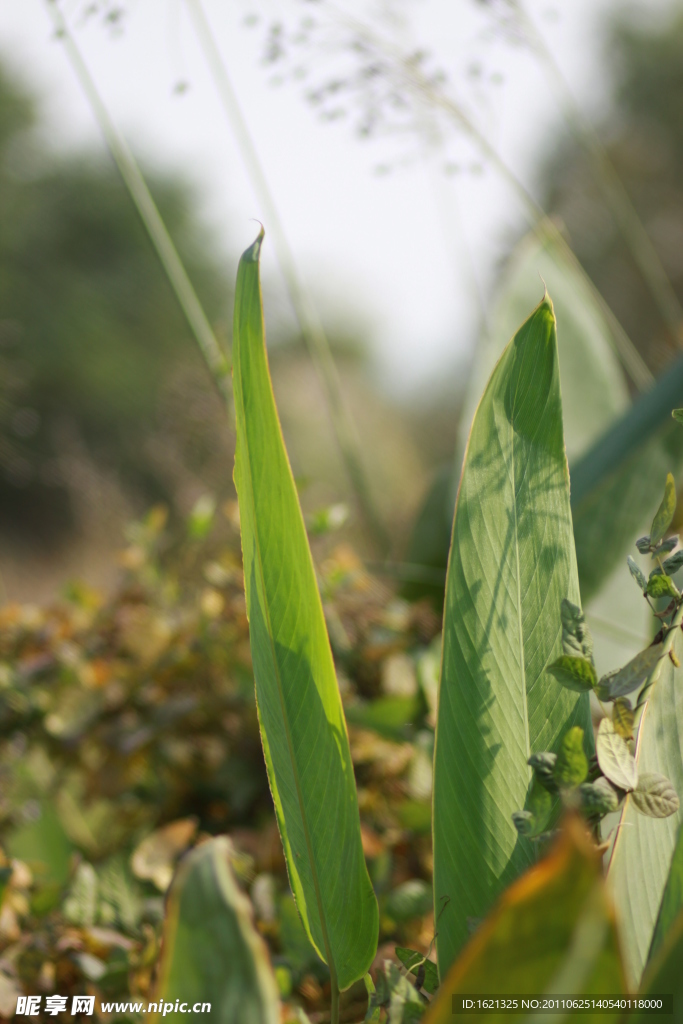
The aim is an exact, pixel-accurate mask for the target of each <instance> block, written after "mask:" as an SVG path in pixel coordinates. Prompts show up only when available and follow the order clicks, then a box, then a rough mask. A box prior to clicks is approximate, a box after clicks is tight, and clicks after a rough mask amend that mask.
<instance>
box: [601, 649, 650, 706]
mask: <svg viewBox="0 0 683 1024" xmlns="http://www.w3.org/2000/svg"><path fill="white" fill-rule="evenodd" d="M663 655H664V645H663V644H655V645H653V646H652V647H646V648H645V650H644V651H640V652H639V653H638V654H636V656H635V658H631V660H630V661H629V662H628V663H627V664H626V665H624V667H623V668H619V669H616V670H615V671H614V672H608V673H607V675H605V676H603V677H602V679H601V680H600V682H599V683H598V685H597V687H596V693H597V695H598V697H599V698H600V700H615V699H616V698H617V697H625V696H626V694H628V693H633V691H634V690H638V689H640V687H641V686H642V685H643V683H644V682H645V680H646V679H647V678H648V677H649V676H650V674H651V673H652V672H653V670H654V669H655V668H656V667H657V663H658V662H659V661H660V659H661V658H662V656H663Z"/></svg>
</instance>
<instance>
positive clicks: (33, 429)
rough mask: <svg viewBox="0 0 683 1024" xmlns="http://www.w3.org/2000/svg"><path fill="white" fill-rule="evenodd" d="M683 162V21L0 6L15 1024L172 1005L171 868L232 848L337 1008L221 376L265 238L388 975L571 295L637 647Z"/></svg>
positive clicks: (625, 8)
mask: <svg viewBox="0 0 683 1024" xmlns="http://www.w3.org/2000/svg"><path fill="white" fill-rule="evenodd" d="M682 157H683V5H681V3H679V2H672V0H641V2H632V3H628V4H626V3H623V2H616V0H599V2H597V0H592V2H588V0H572V3H571V4H570V3H567V2H565V3H562V2H556V3H552V2H547V0H529V2H528V3H526V4H522V3H519V2H516V0H457V2H454V0H449V2H445V0H377V2H373V0H348V2H343V3H340V4H339V3H334V2H332V0H315V2H313V0H278V2H277V3H273V2H268V0H239V2H235V3H233V4H230V5H226V4H221V3H219V2H218V0H205V2H204V4H200V3H199V0H144V2H143V0H121V2H118V0H94V2H87V0H59V2H56V0H22V3H21V4H17V3H12V2H11V0H0V579H1V588H2V592H1V593H0V598H1V599H2V605H3V607H2V608H1V609H0V774H1V775H2V778H3V782H4V784H5V788H4V790H3V796H2V798H1V799H0V826H1V827H2V836H3V848H4V850H5V851H6V853H7V857H8V858H9V859H5V860H3V857H4V854H2V855H1V856H0V887H1V886H3V885H5V884H7V885H9V890H8V891H9V896H8V897H7V898H6V899H5V900H4V902H3V903H2V905H1V908H0V946H1V947H2V948H1V949H0V1017H2V1016H3V1014H9V1008H13V1007H14V1005H15V1001H16V994H17V993H18V992H31V991H37V992H47V991H52V990H53V989H54V987H55V986H57V990H58V991H62V992H66V991H70V990H71V989H72V988H73V989H74V991H81V990H82V989H83V986H84V985H85V984H86V983H87V985H89V986H91V988H92V989H93V990H94V991H96V992H97V993H98V994H101V993H107V992H109V993H112V992H114V993H119V994H120V993H122V992H130V993H133V994H134V995H135V994H137V995H143V996H146V995H148V994H149V992H150V991H151V987H150V986H152V985H153V978H154V964H155V963H156V957H157V953H158V942H159V927H160V918H161V914H162V911H163V907H162V903H161V896H162V894H163V893H164V892H165V890H166V888H167V887H168V884H169V880H170V877H171V873H172V870H173V864H174V863H175V860H176V859H177V857H178V856H179V855H180V854H181V853H182V852H183V850H184V849H186V848H187V847H188V846H189V845H191V844H192V843H193V842H195V841H197V839H199V838H201V837H202V836H203V835H207V834H214V833H216V832H228V833H229V834H230V836H231V838H232V841H233V844H234V851H235V859H234V866H235V869H236V871H237V872H238V874H239V876H240V878H241V880H242V881H243V882H244V884H245V886H246V887H248V888H249V891H250V894H251V897H252V901H253V903H254V907H255V912H256V917H257V921H258V924H259V928H260V929H261V931H262V933H263V934H264V935H265V936H266V937H267V938H268V941H269V943H270V945H271V952H272V955H273V957H274V960H275V963H276V966H278V970H279V971H280V973H279V974H278V980H279V982H280V984H281V991H282V993H283V995H285V996H286V997H287V998H289V997H290V996H291V997H292V998H293V999H295V1000H299V1003H300V1004H301V1005H304V1006H305V1007H306V1009H307V1011H308V1012H309V1014H310V1016H311V1020H312V1021H320V1022H322V1021H324V1020H325V1019H326V1017H325V1013H326V1012H327V1011H326V1010H325V1009H324V1004H325V985H326V984H327V977H326V974H325V969H324V967H323V966H322V965H321V964H320V962H319V961H317V959H316V958H315V956H314V955H313V956H311V950H310V948H309V947H308V946H307V942H306V939H305V936H303V932H302V931H301V926H300V924H299V922H298V918H297V916H296V912H295V910H294V907H293V903H292V901H291V898H290V897H289V896H288V894H287V892H288V890H287V884H286V879H285V876H284V866H283V863H282V857H281V853H280V850H279V845H278V840H277V833H276V830H275V826H274V823H273V820H272V811H271V807H270V800H269V795H268V790H267V784H266V779H265V773H264V770H263V765H262V758H261V750H260V744H259V738H258V732H257V727H256V719H255V713H254V707H253V681H252V678H251V665H250V657H249V649H248V639H247V623H246V616H245V613H244V598H243V590H242V579H241V574H240V550H239V519H238V512H237V507H236V502H235V493H234V488H233V484H232V462H233V454H234V428H233V423H232V416H231V410H230V399H229V395H228V409H227V412H226V403H225V401H224V399H223V397H222V396H221V394H220V387H217V386H216V380H215V377H214V376H212V373H211V372H210V369H209V367H207V363H206V360H205V359H204V358H203V355H202V352H201V350H200V345H198V344H197V341H198V339H199V341H201V342H202V344H203V345H204V347H205V349H207V348H208V353H209V357H210V358H209V361H211V359H212V358H214V357H216V354H218V358H219V359H220V358H223V357H224V358H225V359H226V360H227V363H228V364H229V358H230V357H229V353H230V344H231V333H232V298H233V287H234V281H235V275H236V270H237V262H238V259H239V255H240V253H241V252H242V251H243V250H244V248H246V246H247V245H249V244H250V243H251V241H252V240H253V238H254V237H255V235H256V233H257V231H258V225H257V224H256V223H255V221H257V220H258V221H261V222H262V223H263V224H264V226H265V230H266V243H265V247H264V256H263V287H264V303H265V315H266V322H267V330H268V346H269V356H270V361H271V369H272V375H273V380H274V388H275V392H276V398H277V402H278V407H279V410H280V414H281V418H282V423H283V430H284V434H285V439H286V442H287V446H288V450H289V454H290V459H291V462H292V466H293V470H294V474H295V477H296V480H297V484H298V486H299V490H300V494H301V499H302V505H303V508H304V513H305V516H306V520H307V525H308V527H309V532H310V535H311V538H312V544H313V548H314V555H315V558H316V562H317V565H318V568H319V573H320V582H321V588H322V592H323V598H324V602H325V611H326V615H327V621H328V627H329V631H330V636H331V641H332V646H333V650H334V654H335V659H336V663H337V667H338V671H339V680H340V687H341V689H342V694H343V698H344V702H345V708H346V713H347V718H348V721H349V723H350V732H351V744H352V753H353V757H354V763H355V765H356V770H357V777H358V783H359V799H360V804H361V816H362V821H363V838H364V845H365V852H366V856H367V857H368V860H369V863H370V867H371V873H372V877H373V882H374V883H375V887H376V889H377V892H378V894H379V895H380V903H381V909H382V941H383V943H385V946H384V947H383V950H384V955H386V954H387V953H388V952H389V953H390V952H391V950H392V949H393V945H394V944H395V942H396V941H402V942H409V943H411V944H412V946H413V947H414V948H418V949H421V950H423V951H425V952H426V951H427V950H428V949H429V948H430V944H431V941H432V937H433V932H434V918H433V912H432V907H431V889H430V885H429V879H430V877H431V850H430V842H429V827H430V813H431V811H430V792H431V752H432V748H433V728H434V714H435V702H436V690H437V678H438V666H439V632H440V608H441V602H442V594H443V585H444V579H445V564H446V561H445V560H446V556H447V550H448V542H449V535H450V524H451V520H452V513H453V504H454V500H455V491H456V488H457V480H458V475H459V470H460V465H461V460H462V454H463V450H464V444H465V441H466V437H467V431H468V428H469V424H470V422H471V418H472V415H473V413H474V409H475V407H476V403H477V401H478V398H479V396H480V394H481V392H482V390H483V387H484V385H485V382H486V380H487V378H488V375H489V373H490V371H491V368H492V366H493V364H494V362H495V360H496V359H497V358H498V355H499V354H500V352H501V350H502V348H503V346H504V344H505V343H506V342H507V340H508V339H509V338H510V337H511V335H512V334H513V333H514V331H515V330H516V328H517V327H518V326H519V324H520V323H521V322H522V321H523V320H524V319H525V318H526V317H527V316H528V314H529V313H530V312H531V310H532V309H533V308H534V306H535V305H536V304H537V302H538V301H539V300H540V298H541V296H542V294H543V287H544V284H545V285H547V288H548V290H549V292H550V294H551V297H552V298H553V301H554V303H555V309H556V313H557V320H558V343H559V350H560V363H561V381H562V394H563V406H564V418H565V436H566V444H567V452H568V458H569V463H570V469H571V476H572V500H573V510H574V521H575V535H576V541H577V554H578V560H579V570H580V574H581V586H582V597H583V600H584V604H585V605H586V606H587V609H588V618H589V622H590V624H591V628H592V629H593V632H594V634H595V638H596V651H597V662H598V668H599V670H600V672H601V673H602V672H604V671H606V670H607V669H611V668H613V667H616V666H617V665H619V664H622V663H623V662H625V661H626V660H627V658H628V657H630V656H632V655H633V654H634V653H635V652H636V651H637V650H639V649H640V647H642V646H643V645H644V644H645V643H646V642H647V638H648V630H649V629H650V626H649V624H648V621H647V618H646V616H645V615H644V612H643V604H644V602H643V601H642V600H641V598H640V595H639V593H638V591H637V590H636V589H635V588H631V587H630V586H624V580H625V578H627V577H626V569H625V567H624V557H625V554H626V553H627V551H629V550H632V545H633V541H634V540H635V538H636V537H637V536H638V533H639V532H640V533H642V532H644V530H646V529H647V523H648V517H649V516H651V514H652V511H653V507H656V505H657V503H658V501H659V496H660V494H661V489H662V487H663V482H664V479H665V475H666V472H667V471H669V470H671V471H673V472H674V473H675V475H676V478H677V481H678V483H679V485H680V483H681V480H682V479H683V431H681V430H680V427H676V425H675V424H672V421H671V419H670V411H671V408H672V407H673V406H674V405H681V404H683V364H681V357H680V349H681V347H682V346H683V311H682V309H681V303H683V162H682V161H681V158H682ZM121 169H123V171H124V175H123V177H122V175H121V173H120V171H121ZM146 190H148V191H146ZM136 204H137V206H138V208H136ZM140 205H141V206H142V212H143V214H144V215H143V216H142V217H141V215H140V209H139V207H140ZM160 253H161V256H162V258H160ZM169 272H170V276H169ZM184 275H186V276H184ZM179 282H180V283H179ZM188 312H189V316H188ZM330 353H331V354H332V356H333V360H330V358H329V356H330ZM212 354H213V355H212ZM214 362H215V358H214ZM214 370H215V366H214ZM219 383H220V382H219ZM676 431H678V433H676ZM679 434H680V436H679ZM605 437H607V439H608V442H609V443H607V442H605V440H604V439H605ZM679 492H680V486H679ZM682 523H683V512H682V510H681V509H680V507H679V510H678V512H677V518H676V521H675V524H674V525H675V526H677V527H680V526H681V524H682ZM17 864H19V865H20V866H19V867H17ZM8 865H9V866H8ZM22 865H23V867H22ZM3 872H4V874H3ZM22 872H23V873H22ZM98 929H99V931H98ZM103 929H105V930H106V934H105V932H104V931H103ZM60 986H61V987H60ZM79 986H80V988H79ZM356 997H358V998H360V1002H362V993H361V994H360V996H359V994H358V993H356V994H355V996H354V994H353V993H351V995H350V996H349V997H348V998H349V1000H351V1002H350V1003H349V1005H350V1006H352V1002H353V998H356ZM359 1005H360V1003H359ZM354 1012H355V1011H353V1009H351V1010H349V1017H348V1019H350V1020H351V1019H355V1018H354V1017H353V1013H354ZM358 1012H360V1011H358ZM363 1012H364V1011H363ZM292 1019H294V1018H292Z"/></svg>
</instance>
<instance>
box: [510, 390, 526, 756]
mask: <svg viewBox="0 0 683 1024" xmlns="http://www.w3.org/2000/svg"><path fill="white" fill-rule="evenodd" d="M517 387H519V382H518V383H517ZM516 402H517V391H515V402H514V403H513V409H514V407H515V405H516ZM510 438H511V444H510V451H511V456H512V457H511V478H512V508H513V510H514V532H515V559H516V561H517V626H518V636H519V659H520V667H521V671H522V702H523V710H524V716H523V717H524V744H525V749H526V760H527V761H528V759H529V758H530V757H531V737H530V733H529V707H528V696H527V692H526V662H525V660H524V632H523V629H524V626H523V617H522V581H521V574H520V559H519V526H518V523H517V482H516V476H515V428H514V425H513V422H512V417H510ZM529 771H530V770H529ZM527 775H528V773H527Z"/></svg>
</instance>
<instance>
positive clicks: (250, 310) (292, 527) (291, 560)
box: [233, 233, 378, 990]
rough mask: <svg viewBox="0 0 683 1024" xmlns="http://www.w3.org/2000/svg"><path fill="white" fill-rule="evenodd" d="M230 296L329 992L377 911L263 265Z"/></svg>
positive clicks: (283, 712)
mask: <svg viewBox="0 0 683 1024" xmlns="http://www.w3.org/2000/svg"><path fill="white" fill-rule="evenodd" d="M262 237H263V234H262V233H261V235H260V236H259V238H258V239H257V240H256V242H254V244H253V245H252V246H251V247H250V248H249V249H247V251H246V252H245V253H244V255H243V256H242V259H241V260H240V265H239V270H238V273H237V291H236V296H235V324H234V340H233V359H234V363H233V389H234V395H235V417H236V428H237V450H236V456H235V484H236V486H237V494H238V498H239V507H240V521H241V529H242V551H243V556H244V579H245V587H246V594H247V612H248V615H249V624H250V640H251V650H252V657H253V663H254V675H255V678H256V699H257V705H258V713H259V723H260V727H261V738H262V741H263V750H264V754H265V759H266V766H267V768H268V777H269V780H270V786H271V790H272V794H273V800H274V803H275V810H276V814H277V819H278V824H279V827H280V834H281V836H282V842H283V845H284V850H285V856H286V860H287V868H288V871H289V878H290V883H291V886H292V891H293V893H294V897H295V899H296V903H297V907H298V909H299V913H300V915H301V919H302V921H303V924H304V927H305V928H306V931H307V933H308V936H309V938H310V940H311V942H312V943H313V945H314V946H315V948H316V950H317V951H318V953H319V954H320V956H321V957H322V958H323V959H324V960H325V961H326V962H327V964H328V965H329V968H330V973H331V976H332V985H333V990H334V988H335V984H336V983H338V985H339V988H341V989H344V988H346V987H348V986H349V985H351V984H352V982H354V981H355V980H357V979H358V978H361V977H362V976H363V975H364V974H365V972H366V971H367V969H368V967H369V965H370V963H371V961H372V959H373V957H374V954H375V950H376V947H377V934H378V909H377V903H376V900H375V896H374V893H373V890H372V886H371V884H370V879H369V877H368V873H367V869H366V866H365V860H364V858H363V850H362V845H361V837H360V819H359V813H358V802H357V797H356V785H355V780H354V775H353V765H352V762H351V754H350V751H349V743H348V736H347V732H346V723H345V721H344V714H343V711H342V705H341V699H340V696H339V689H338V686H337V679H336V676H335V671H334V664H333V661H332V653H331V651H330V645H329V640H328V637H327V631H326V629H325V621H324V617H323V610H322V604H321V601H320V595H319V592H318V587H317V583H316V578H315V571H314V568H313V562H312V559H311V553H310V549H309V547H308V540H307V538H306V531H305V528H304V522H303V517H302V514H301V509H300V506H299V499H298V496H297V492H296V488H295V485H294V479H293V477H292V472H291V469H290V466H289V462H288V459H287V452H286V450H285V446H284V441H283V439H282V433H281V430H280V423H279V420H278V416H277V410H276V407H275V399H274V397H273V392H272V387H271V382H270V375H269V372H268V362H267V356H266V349H265V338H264V327H263V312H262V308H261V286H260V281H259V256H260V249H261V241H262Z"/></svg>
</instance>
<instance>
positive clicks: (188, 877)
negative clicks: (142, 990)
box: [155, 838, 280, 1024]
mask: <svg viewBox="0 0 683 1024" xmlns="http://www.w3.org/2000/svg"><path fill="white" fill-rule="evenodd" d="M229 854H230V847H229V844H228V841H227V840H226V839H224V838H219V839H210V840H209V841H208V842H206V843H203V844H202V845H201V846H199V847H197V848H196V849H194V850H193V851H192V852H191V853H190V854H188V855H187V857H185V859H184V860H183V861H182V862H181V864H180V867H179V868H178V872H177V874H176V877H175V879H174V881H173V884H172V885H171V890H170V893H169V898H168V909H167V913H166V920H165V922H164V941H163V955H162V962H161V970H160V980H159V987H158V991H157V992H156V994H155V998H156V1001H157V1002H158V1001H161V1002H162V1004H166V1003H169V1004H171V1005H172V1006H173V1007H175V1005H176V999H178V1000H180V1003H181V1004H183V1005H185V1004H186V1005H187V1006H188V1007H192V1006H194V1005H195V1004H196V1003H209V1004H210V1007H211V1011H210V1013H208V1014H207V1016H206V1019H207V1020H212V1021H216V1024H279V1021H280V1005H279V1002H280V1001H279V997H278V991H277V984H276V982H275V977H274V975H273V971H272V969H271V966H270V961H269V959H268V950H267V948H266V945H265V943H264V941H263V939H262V938H261V936H260V935H259V934H258V932H257V931H256V929H255V928H254V925H253V923H252V917H251V907H250V905H249V900H248V899H247V898H246V896H244V894H243V893H241V892H240V890H239V888H238V886H237V883H236V882H235V879H234V877H233V874H232V871H231V869H230V862H229V859H228V858H229ZM163 1015H164V1014H163V1010H162V1013H160V1014H158V1015H155V1018H156V1019H161V1017H162V1016H163Z"/></svg>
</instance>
